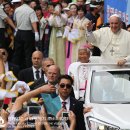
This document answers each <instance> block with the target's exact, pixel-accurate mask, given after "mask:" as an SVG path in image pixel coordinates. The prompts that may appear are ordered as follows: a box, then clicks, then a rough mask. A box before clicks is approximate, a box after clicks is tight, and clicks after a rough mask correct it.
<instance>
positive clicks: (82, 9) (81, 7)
mask: <svg viewBox="0 0 130 130" xmlns="http://www.w3.org/2000/svg"><path fill="white" fill-rule="evenodd" d="M80 10H81V11H83V12H84V15H85V14H86V13H87V11H86V6H85V5H81V6H78V11H80Z"/></svg>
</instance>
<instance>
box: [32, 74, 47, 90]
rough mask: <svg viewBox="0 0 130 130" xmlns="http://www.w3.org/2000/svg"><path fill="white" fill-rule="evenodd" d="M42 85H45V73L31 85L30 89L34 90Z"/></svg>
mask: <svg viewBox="0 0 130 130" xmlns="http://www.w3.org/2000/svg"><path fill="white" fill-rule="evenodd" d="M42 85H45V80H44V75H43V76H42V77H41V78H40V79H38V80H36V81H34V83H33V84H32V85H30V89H31V90H34V89H37V88H39V87H41V86H42Z"/></svg>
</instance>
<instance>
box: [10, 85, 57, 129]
mask: <svg viewBox="0 0 130 130" xmlns="http://www.w3.org/2000/svg"><path fill="white" fill-rule="evenodd" d="M55 89H56V88H55V87H53V86H52V85H44V86H42V87H40V88H38V89H35V90H33V91H30V92H28V93H26V94H24V95H22V96H20V97H18V98H17V99H16V101H15V103H14V105H13V107H12V110H11V112H10V115H9V118H8V119H9V122H8V128H10V127H11V128H12V129H14V128H15V124H14V121H13V120H12V119H15V113H16V112H17V111H18V110H21V109H22V107H23V103H24V102H27V101H29V100H30V99H31V98H32V97H35V96H36V95H38V94H40V93H50V92H54V91H55Z"/></svg>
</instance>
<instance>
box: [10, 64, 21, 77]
mask: <svg viewBox="0 0 130 130" xmlns="http://www.w3.org/2000/svg"><path fill="white" fill-rule="evenodd" d="M8 65H9V71H12V72H13V74H14V75H15V76H16V77H18V73H19V70H20V69H19V66H18V65H15V64H13V63H10V62H8Z"/></svg>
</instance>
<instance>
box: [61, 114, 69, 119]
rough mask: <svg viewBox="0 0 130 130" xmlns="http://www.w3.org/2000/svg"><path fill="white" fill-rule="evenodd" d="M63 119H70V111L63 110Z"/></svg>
mask: <svg viewBox="0 0 130 130" xmlns="http://www.w3.org/2000/svg"><path fill="white" fill-rule="evenodd" d="M62 119H63V120H65V121H67V120H69V112H62Z"/></svg>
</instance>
